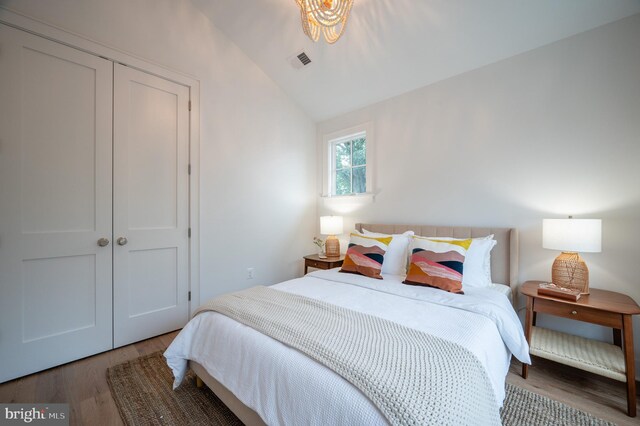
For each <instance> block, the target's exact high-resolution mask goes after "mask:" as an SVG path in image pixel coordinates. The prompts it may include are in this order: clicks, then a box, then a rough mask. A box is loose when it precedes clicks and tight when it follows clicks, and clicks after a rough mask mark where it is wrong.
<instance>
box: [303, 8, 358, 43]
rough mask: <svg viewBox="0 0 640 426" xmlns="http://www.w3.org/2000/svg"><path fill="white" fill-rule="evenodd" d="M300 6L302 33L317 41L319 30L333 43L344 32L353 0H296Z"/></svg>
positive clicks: (328, 41)
mask: <svg viewBox="0 0 640 426" xmlns="http://www.w3.org/2000/svg"><path fill="white" fill-rule="evenodd" d="M296 3H297V4H298V6H299V7H300V18H301V20H302V29H303V30H304V33H305V34H306V35H307V36H309V38H310V39H311V40H313V41H318V39H319V38H320V32H321V31H322V34H324V39H325V40H326V41H327V43H329V44H333V43H335V42H336V41H338V39H339V38H340V36H341V35H342V33H344V29H345V28H346V26H347V20H348V19H349V12H351V6H353V0H296Z"/></svg>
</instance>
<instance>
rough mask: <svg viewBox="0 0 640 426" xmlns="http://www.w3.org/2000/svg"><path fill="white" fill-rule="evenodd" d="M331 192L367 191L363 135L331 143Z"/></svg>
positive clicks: (365, 152) (353, 192)
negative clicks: (332, 168)
mask: <svg viewBox="0 0 640 426" xmlns="http://www.w3.org/2000/svg"><path fill="white" fill-rule="evenodd" d="M331 146H332V156H333V159H332V161H333V164H334V170H332V172H333V177H334V179H333V185H334V187H333V188H332V189H333V194H334V195H349V194H361V193H364V192H367V139H366V136H364V135H358V136H357V137H356V138H353V139H348V140H342V141H340V142H335V143H332V145H331Z"/></svg>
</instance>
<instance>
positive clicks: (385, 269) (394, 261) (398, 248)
mask: <svg viewBox="0 0 640 426" xmlns="http://www.w3.org/2000/svg"><path fill="white" fill-rule="evenodd" d="M362 233H363V234H364V235H366V236H368V237H376V238H383V237H393V239H392V240H391V244H389V248H388V249H387V252H386V253H385V254H384V262H382V273H383V274H393V275H406V274H407V259H409V243H410V242H411V237H412V236H413V231H407V232H405V233H402V234H393V235H389V234H380V233H378V232H370V231H367V230H366V229H363V230H362Z"/></svg>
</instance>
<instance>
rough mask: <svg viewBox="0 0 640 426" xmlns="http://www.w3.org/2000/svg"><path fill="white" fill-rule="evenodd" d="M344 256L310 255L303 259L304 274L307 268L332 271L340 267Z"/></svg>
mask: <svg viewBox="0 0 640 426" xmlns="http://www.w3.org/2000/svg"><path fill="white" fill-rule="evenodd" d="M343 261H344V254H341V255H340V256H338V257H322V258H321V257H320V256H318V255H317V254H310V255H307V256H305V257H304V273H305V275H306V274H307V271H308V270H309V268H316V269H333V268H338V267H340V266H342V262H343Z"/></svg>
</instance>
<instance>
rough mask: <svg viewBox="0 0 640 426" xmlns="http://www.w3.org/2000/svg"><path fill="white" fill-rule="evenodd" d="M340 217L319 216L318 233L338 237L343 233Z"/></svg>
mask: <svg viewBox="0 0 640 426" xmlns="http://www.w3.org/2000/svg"><path fill="white" fill-rule="evenodd" d="M343 229H344V228H343V222H342V216H320V233H321V234H323V235H340V234H342V232H343Z"/></svg>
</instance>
